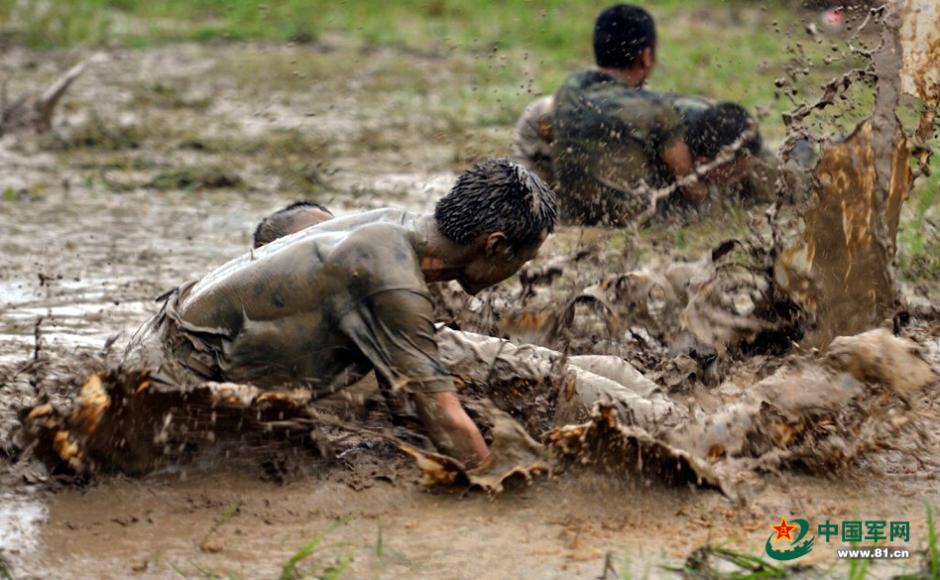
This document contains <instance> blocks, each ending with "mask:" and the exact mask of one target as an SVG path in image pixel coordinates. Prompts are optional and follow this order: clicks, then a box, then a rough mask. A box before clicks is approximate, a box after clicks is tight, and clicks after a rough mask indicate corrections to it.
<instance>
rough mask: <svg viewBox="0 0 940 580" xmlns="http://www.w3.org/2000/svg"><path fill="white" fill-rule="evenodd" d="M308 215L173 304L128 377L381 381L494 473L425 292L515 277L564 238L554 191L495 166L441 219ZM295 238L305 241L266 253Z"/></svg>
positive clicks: (321, 385) (483, 168)
mask: <svg viewBox="0 0 940 580" xmlns="http://www.w3.org/2000/svg"><path fill="white" fill-rule="evenodd" d="M311 207H312V206H310V205H309V204H301V205H295V206H294V207H288V208H286V211H285V210H282V211H281V212H277V214H275V215H274V216H271V217H269V218H267V219H266V220H265V222H263V223H262V224H261V225H260V226H259V228H258V232H257V233H258V236H256V242H260V243H261V244H263V247H260V248H259V249H257V250H255V251H253V252H251V253H249V254H246V255H244V256H242V257H240V258H237V259H235V260H233V261H231V262H229V263H228V264H226V265H224V266H222V267H220V268H218V269H217V270H215V271H214V272H211V273H210V274H208V275H207V276H205V277H204V278H202V279H201V280H199V281H197V282H191V283H188V284H185V285H183V286H181V287H179V288H177V289H175V290H173V291H172V292H170V293H168V294H167V295H166V296H165V298H164V300H165V303H164V306H163V308H162V310H161V312H160V313H159V314H158V315H157V316H155V317H154V319H153V320H152V321H151V322H150V323H149V330H150V331H151V332H150V334H149V335H148V336H149V338H150V340H153V339H156V340H159V341H160V345H158V346H157V345H145V344H142V342H144V343H146V342H147V338H145V339H144V341H138V342H137V343H135V344H133V345H132V346H131V347H130V349H129V355H128V357H127V358H126V360H125V361H124V365H125V366H128V367H131V368H146V369H150V380H151V381H153V382H156V383H165V384H168V385H185V384H191V383H192V382H193V381H197V382H204V381H230V382H242V383H250V384H254V385H256V386H259V387H262V388H265V387H285V386H290V385H300V386H304V387H307V388H309V389H311V390H312V391H313V392H314V396H315V397H319V396H326V395H329V394H331V393H334V392H336V391H338V390H340V389H342V388H344V387H346V386H348V385H351V384H352V383H354V382H355V381H357V380H358V379H359V378H361V377H362V376H363V375H365V374H366V373H368V372H369V371H370V370H372V369H374V370H375V371H376V374H377V376H378V377H379V380H380V382H382V381H384V382H387V383H388V384H389V385H391V386H392V388H393V389H396V390H397V389H404V390H405V391H407V392H409V393H410V394H411V395H412V399H413V401H414V403H415V407H416V409H417V411H418V415H419V416H420V417H421V419H422V420H423V422H424V423H425V426H426V428H427V429H428V432H429V435H430V437H431V439H432V441H433V442H434V443H435V444H436V445H437V446H438V447H439V448H441V449H442V450H443V451H445V452H447V453H449V454H450V455H452V456H454V457H456V458H458V459H460V460H462V461H464V462H466V464H467V465H470V466H473V465H480V464H482V463H484V461H485V460H486V459H487V457H488V454H489V451H488V449H487V445H486V443H485V441H484V439H483V437H482V436H481V434H480V431H479V429H478V428H477V426H476V425H475V424H474V422H473V420H472V419H470V417H469V416H468V415H467V414H466V412H465V411H464V409H463V407H462V406H461V404H460V401H459V399H458V398H457V396H456V394H455V392H454V391H455V387H454V383H453V380H452V378H451V375H450V374H449V372H448V370H447V368H446V367H445V366H444V365H443V364H442V363H441V361H440V356H439V353H438V346H437V343H436V342H435V337H434V326H433V322H434V321H433V317H432V309H433V307H432V304H431V300H430V297H429V295H428V287H427V284H428V283H429V282H435V281H446V280H456V281H457V282H458V283H459V284H460V285H461V286H462V287H463V288H464V290H465V291H467V292H469V293H471V294H474V293H476V292H478V291H480V290H482V289H483V288H486V287H488V286H491V285H493V284H496V283H498V282H500V281H502V280H504V279H506V278H507V277H509V276H510V275H512V274H513V273H514V272H516V271H517V270H518V269H519V268H520V267H521V266H522V265H523V264H524V263H525V262H527V261H528V260H530V259H532V258H533V257H535V255H536V253H537V251H538V249H539V247H540V246H541V244H542V242H543V241H544V240H545V239H546V237H547V236H548V234H549V233H550V232H552V231H553V229H554V227H555V223H556V212H557V210H556V201H555V197H554V194H553V193H552V191H551V190H549V189H548V188H547V187H546V186H545V185H544V184H543V183H542V182H541V180H539V179H538V178H537V177H535V176H533V175H531V174H530V173H529V172H528V171H526V170H525V169H524V168H522V167H520V166H518V165H516V164H515V163H512V162H510V161H508V160H494V161H486V162H483V163H480V164H478V165H477V166H475V167H474V168H473V169H471V170H469V171H467V172H466V173H464V174H463V175H461V176H460V178H459V179H458V181H457V183H456V185H455V186H454V188H453V189H452V190H451V192H450V193H449V194H448V195H446V196H445V197H444V198H442V199H441V200H440V201H439V202H438V204H437V206H436V208H435V211H434V214H433V215H426V216H419V215H415V214H412V213H410V212H407V211H404V210H396V209H383V210H373V211H368V212H364V213H361V214H356V215H351V216H347V217H342V218H334V219H331V220H330V221H329V223H321V224H320V225H318V226H317V227H306V228H305V229H303V225H302V224H298V223H297V220H296V218H298V217H300V221H301V222H302V221H304V220H305V219H307V218H310V219H311V220H312V221H316V220H318V219H322V218H323V217H326V216H324V215H322V214H320V215H316V216H315V215H313V214H312V212H311V211H310V210H311ZM313 209H317V208H313ZM300 214H304V215H300ZM285 225H286V226H287V227H289V228H291V229H292V231H296V233H293V234H291V235H289V236H286V237H283V238H281V239H276V240H275V241H272V242H270V243H267V244H264V242H266V241H268V239H267V238H266V236H270V237H273V238H276V237H278V236H279V235H280V234H279V233H277V232H279V231H281V228H282V227H284V226H285ZM298 228H301V229H300V230H299V231H297V230H298ZM146 346H149V347H150V348H146Z"/></svg>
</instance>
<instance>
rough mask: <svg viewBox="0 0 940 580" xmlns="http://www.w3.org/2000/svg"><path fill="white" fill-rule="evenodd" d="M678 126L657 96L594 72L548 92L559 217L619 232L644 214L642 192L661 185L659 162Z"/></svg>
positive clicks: (663, 178) (675, 117)
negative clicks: (611, 227) (615, 227)
mask: <svg viewBox="0 0 940 580" xmlns="http://www.w3.org/2000/svg"><path fill="white" fill-rule="evenodd" d="M684 131H685V126H684V124H683V123H682V119H681V116H680V115H679V113H678V112H677V111H676V109H675V108H674V107H673V106H672V105H671V104H670V103H669V102H668V100H667V99H666V98H665V96H664V95H662V94H659V93H654V92H651V91H646V90H643V89H637V88H633V87H630V86H628V85H626V84H625V83H623V82H621V81H619V80H617V79H615V78H614V77H612V76H610V75H608V74H606V73H603V72H601V71H598V70H585V71H582V72H579V73H576V74H574V75H572V76H571V77H569V78H568V80H567V81H565V83H564V84H563V85H562V86H561V88H559V89H558V92H557V93H555V114H554V116H553V118H552V132H553V141H552V158H553V161H554V169H555V178H556V181H557V193H558V196H559V200H560V201H561V205H562V217H563V218H564V219H565V220H567V221H573V222H577V223H582V224H587V225H593V224H598V223H604V224H610V225H624V224H626V223H628V222H630V221H631V220H632V219H633V218H635V217H636V216H637V215H638V214H639V213H641V212H643V211H644V210H646V209H647V208H648V207H649V197H648V193H647V192H646V191H644V188H643V185H644V184H645V186H646V187H650V188H654V189H656V188H660V187H663V186H665V185H667V184H668V180H667V178H666V176H665V175H664V174H663V171H662V167H661V163H660V161H659V159H660V156H661V154H662V152H663V151H664V150H666V149H668V148H669V147H671V146H673V145H675V144H676V143H677V142H679V141H681V140H682V139H683V137H684Z"/></svg>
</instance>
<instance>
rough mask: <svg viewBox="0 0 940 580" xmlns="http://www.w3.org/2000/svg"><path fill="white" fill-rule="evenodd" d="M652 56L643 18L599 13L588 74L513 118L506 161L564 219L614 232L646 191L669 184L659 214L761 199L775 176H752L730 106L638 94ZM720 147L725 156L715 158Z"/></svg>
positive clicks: (752, 137) (756, 147) (752, 144)
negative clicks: (549, 197)
mask: <svg viewBox="0 0 940 580" xmlns="http://www.w3.org/2000/svg"><path fill="white" fill-rule="evenodd" d="M655 50H656V28H655V23H654V21H653V18H652V16H651V15H650V14H649V13H648V12H647V11H645V10H644V9H642V8H639V7H636V6H629V5H625V4H619V5H615V6H612V7H610V8H608V9H607V10H605V11H604V12H602V13H601V15H600V16H599V17H598V19H597V22H596V24H595V29H594V54H595V61H596V64H597V68H595V69H590V70H586V71H581V72H578V73H576V74H574V75H572V76H571V77H570V78H569V79H568V80H567V81H566V82H565V83H564V84H563V85H562V87H561V88H560V89H559V90H558V92H557V93H556V94H555V95H552V96H546V97H543V98H541V99H539V100H537V101H535V102H533V103H532V104H530V105H529V107H527V108H526V111H525V112H524V113H523V116H522V118H521V119H520V120H519V122H518V124H517V127H516V132H515V138H514V143H513V155H514V159H515V160H516V161H517V162H519V163H520V164H522V165H524V166H526V167H527V168H529V169H530V170H531V171H534V172H536V173H538V174H539V175H540V177H542V178H543V180H544V179H548V180H549V182H550V183H553V184H554V185H555V188H556V191H557V192H558V195H559V199H560V201H561V205H562V217H563V218H564V219H565V220H566V221H569V222H575V223H582V224H586V225H595V224H606V225H624V224H626V223H629V222H631V221H633V220H635V219H637V218H638V217H640V216H641V215H643V214H645V213H648V212H649V210H650V209H651V204H652V201H651V199H652V197H653V194H654V191H656V190H662V189H665V188H669V187H670V186H672V188H673V189H674V193H673V194H672V195H669V196H668V197H666V196H663V197H664V198H663V200H662V201H661V202H660V203H658V204H657V205H658V209H659V210H660V211H666V210H667V209H669V208H675V207H679V208H686V207H695V206H697V205H699V204H700V203H701V202H703V201H705V200H706V199H710V198H715V197H718V196H725V195H729V194H730V193H732V192H734V191H735V190H739V189H751V190H756V191H757V192H761V193H763V194H762V195H760V197H762V198H763V197H769V195H767V194H766V193H765V192H766V191H768V190H772V189H773V185H774V183H775V181H776V176H775V175H774V174H773V172H772V171H770V170H768V171H762V170H758V171H753V169H754V167H752V165H753V164H752V162H751V160H752V158H753V157H755V156H757V155H758V154H760V153H761V150H762V149H761V146H762V139H761V137H760V133H759V130H758V128H757V124H756V122H755V121H754V120H753V119H752V118H751V116H750V115H749V114H748V113H747V111H746V110H744V108H743V107H741V106H740V105H737V104H734V103H713V102H710V101H708V100H706V99H702V98H698V97H686V96H681V95H674V94H668V93H656V92H653V91H648V90H645V89H643V85H644V84H645V82H646V79H647V78H648V77H649V75H650V73H651V72H652V70H653V68H654V67H655V64H656V56H655ZM728 146H736V148H735V153H734V154H733V155H731V156H730V157H729V158H728V159H727V160H726V161H716V160H717V158H718V156H719V154H720V153H722V149H723V148H725V147H728ZM762 157H763V155H762ZM697 171H698V172H701V176H700V177H696V176H695V175H693V174H695V173H696V172H697ZM740 184H745V186H744V187H743V188H742V187H741V185H740Z"/></svg>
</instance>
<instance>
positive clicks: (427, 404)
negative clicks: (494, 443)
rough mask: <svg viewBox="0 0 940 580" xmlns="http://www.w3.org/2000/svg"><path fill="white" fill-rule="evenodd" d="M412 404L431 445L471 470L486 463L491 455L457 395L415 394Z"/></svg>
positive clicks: (451, 393)
mask: <svg viewBox="0 0 940 580" xmlns="http://www.w3.org/2000/svg"><path fill="white" fill-rule="evenodd" d="M414 401H415V406H416V407H417V408H418V415H419V416H420V417H421V420H422V422H423V423H424V424H425V426H426V427H427V430H428V435H429V436H430V437H431V441H433V442H434V445H436V446H437V447H438V448H439V449H441V450H442V451H444V452H445V453H447V454H448V455H451V456H453V457H456V458H457V459H460V460H461V461H463V462H464V464H466V465H467V467H470V468H472V467H476V466H477V465H480V464H481V463H483V462H484V461H485V460H486V458H487V456H488V455H489V453H490V452H489V449H488V448H487V446H486V441H484V440H483V435H482V434H481V433H480V429H479V428H478V427H477V425H476V423H474V422H473V419H471V418H470V416H469V415H467V412H466V411H465V410H464V408H463V405H461V404H460V399H459V398H457V393H456V392H454V391H450V392H443V393H432V394H425V393H417V394H415V395H414Z"/></svg>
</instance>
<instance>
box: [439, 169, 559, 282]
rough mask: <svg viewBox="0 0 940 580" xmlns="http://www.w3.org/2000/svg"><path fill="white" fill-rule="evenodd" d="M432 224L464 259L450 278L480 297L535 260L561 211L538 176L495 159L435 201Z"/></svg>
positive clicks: (450, 273) (461, 179) (463, 177)
mask: <svg viewBox="0 0 940 580" xmlns="http://www.w3.org/2000/svg"><path fill="white" fill-rule="evenodd" d="M434 220H435V222H436V225H437V230H438V231H439V232H440V233H441V235H443V236H444V237H445V238H446V239H447V240H449V242H451V243H452V244H453V245H454V246H458V247H460V248H461V253H462V254H463V259H462V260H461V261H460V264H459V267H457V268H455V269H453V271H451V272H449V275H448V278H450V279H456V280H457V281H458V282H459V283H460V285H461V286H462V287H463V289H464V290H465V291H467V292H469V293H470V294H476V293H477V292H479V291H480V290H482V289H484V288H486V287H488V286H492V285H493V284H497V283H499V282H502V281H503V280H505V279H506V278H508V277H510V276H512V275H513V274H514V273H515V272H516V271H518V270H519V268H521V267H522V265H523V264H525V263H526V262H527V261H529V260H531V259H532V258H534V257H535V255H536V254H537V253H538V249H539V247H541V245H542V242H544V241H545V239H546V238H547V237H548V234H550V233H551V232H552V231H554V229H555V224H556V223H557V221H558V207H557V201H556V200H555V194H554V193H553V192H552V190H551V189H549V188H548V186H546V185H545V184H544V183H543V182H542V180H541V179H539V178H538V177H537V176H535V175H534V174H532V173H530V172H529V171H528V170H527V169H525V168H524V167H522V166H521V165H518V164H516V163H514V162H512V161H510V160H508V159H493V160H488V161H483V162H481V163H478V164H477V165H475V166H474V167H473V168H472V169H470V170H469V171H467V172H466V173H464V174H463V175H461V176H460V177H459V178H458V179H457V183H456V185H454V187H453V189H451V190H450V193H448V194H447V195H446V196H445V197H443V198H442V199H441V200H440V201H438V202H437V207H436V208H435V210H434Z"/></svg>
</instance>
